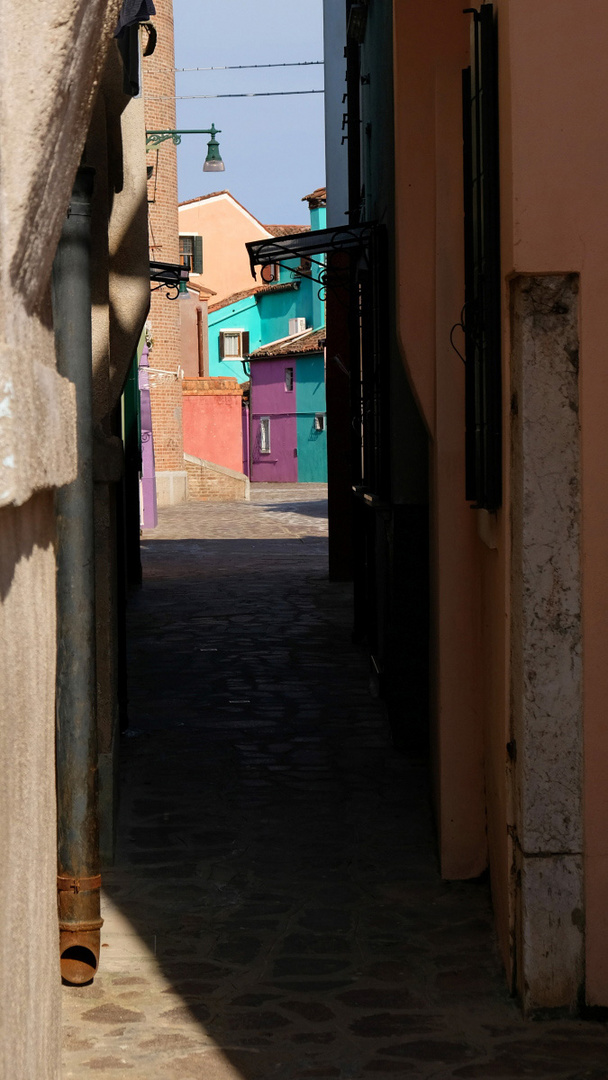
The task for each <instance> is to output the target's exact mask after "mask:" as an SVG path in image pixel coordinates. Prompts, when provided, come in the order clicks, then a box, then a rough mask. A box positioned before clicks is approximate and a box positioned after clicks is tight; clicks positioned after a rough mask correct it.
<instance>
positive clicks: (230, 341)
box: [219, 330, 249, 360]
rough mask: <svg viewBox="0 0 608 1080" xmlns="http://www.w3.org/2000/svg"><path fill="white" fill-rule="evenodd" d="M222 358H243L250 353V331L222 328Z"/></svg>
mask: <svg viewBox="0 0 608 1080" xmlns="http://www.w3.org/2000/svg"><path fill="white" fill-rule="evenodd" d="M219 341H220V360H234V359H236V360H242V359H243V357H244V356H247V354H248V353H249V331H247V330H220V339H219Z"/></svg>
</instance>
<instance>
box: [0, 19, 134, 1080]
mask: <svg viewBox="0 0 608 1080" xmlns="http://www.w3.org/2000/svg"><path fill="white" fill-rule="evenodd" d="M118 7H119V3H118V0H112V2H108V0H46V2H45V3H44V4H42V5H38V6H36V7H28V6H25V7H24V6H23V5H15V4H13V3H10V2H9V0H0V27H1V28H2V33H1V34H0V160H1V162H2V171H1V173H0V390H1V393H0V507H2V509H0V635H1V640H2V649H0V685H2V695H1V699H0V802H1V804H2V805H1V806H0V842H1V852H2V876H1V881H0V903H1V904H2V910H3V919H2V923H1V924H0V1073H1V1074H2V1075H3V1076H7V1077H8V1076H10V1077H11V1080H32V1078H34V1077H35V1078H36V1080H58V1077H59V1072H60V1065H59V1002H60V980H59V966H58V933H57V903H56V873H57V848H56V814H55V770H54V730H55V708H54V705H55V649H56V641H55V557H54V551H53V542H54V511H53V495H52V489H53V488H56V487H58V486H60V485H62V484H65V483H67V482H69V481H70V480H71V479H72V477H73V476H74V475H75V468H76V460H75V442H74V404H73V401H74V399H73V393H72V388H71V386H70V385H69V383H67V382H66V380H64V379H62V378H60V377H59V376H58V375H57V372H56V370H55V354H54V343H53V335H52V325H51V317H50V305H49V280H50V274H51V266H52V261H53V257H54V253H55V249H56V245H57V240H58V237H59V233H60V230H61V226H62V222H63V219H64V215H65V211H66V208H67V205H68V201H69V197H70V192H71V188H72V181H73V178H74V175H75V172H76V168H77V166H78V162H79V160H80V156H81V153H82V148H83V145H84V140H85V135H86V131H87V128H88V124H89V119H90V115H91V106H92V102H93V99H94V96H95V92H96V89H97V82H98V78H99V73H100V72H101V70H102V67H103V64H104V58H105V54H106V51H107V48H108V46H109V44H110V41H111V31H112V28H113V26H114V24H115V19H116V15H117V9H118ZM41 42H43V43H44V47H43V48H41Z"/></svg>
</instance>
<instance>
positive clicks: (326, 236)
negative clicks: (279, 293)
mask: <svg viewBox="0 0 608 1080" xmlns="http://www.w3.org/2000/svg"><path fill="white" fill-rule="evenodd" d="M375 229H376V223H375V222H362V223H361V224H360V225H338V226H336V227H335V228H333V229H315V230H312V231H311V232H305V233H292V234H290V235H289V236H280V237H276V236H273V237H272V239H269V240H254V241H250V243H248V244H246V245H245V247H246V248H247V251H248V252H249V263H250V266H251V274H252V277H253V278H254V279H255V277H256V266H259V267H260V268H263V267H265V266H272V265H276V264H277V263H281V261H282V260H289V259H298V258H299V259H306V260H307V261H308V262H309V263H310V264H314V265H315V266H318V267H319V268H320V273H319V276H318V278H315V280H318V281H319V284H321V285H325V284H326V280H325V278H324V275H325V274H326V266H325V263H324V262H323V261H322V260H320V259H314V258H313V256H314V255H326V254H329V253H331V252H336V253H337V252H352V253H357V252H359V253H360V254H365V252H366V250H367V248H368V247H369V244H370V242H371V238H372V236H373V233H374V230H375ZM290 269H293V268H290ZM295 272H296V273H298V271H297V270H296V271H295ZM300 274H301V276H309V275H304V274H302V272H301V271H300Z"/></svg>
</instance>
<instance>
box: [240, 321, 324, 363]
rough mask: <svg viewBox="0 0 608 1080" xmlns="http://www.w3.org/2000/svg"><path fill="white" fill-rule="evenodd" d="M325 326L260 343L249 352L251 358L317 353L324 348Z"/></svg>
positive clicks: (259, 358) (262, 358)
mask: <svg viewBox="0 0 608 1080" xmlns="http://www.w3.org/2000/svg"><path fill="white" fill-rule="evenodd" d="M325 336H326V331H325V327H324V326H322V327H321V328H320V329H318V330H308V331H307V332H306V333H305V334H295V335H293V336H292V337H288V338H281V339H280V341H271V342H269V344H268V345H262V346H260V348H259V349H256V350H255V352H252V353H250V359H251V360H264V359H265V358H266V357H269V358H271V357H273V356H298V355H300V354H302V353H319V352H323V349H324V348H325Z"/></svg>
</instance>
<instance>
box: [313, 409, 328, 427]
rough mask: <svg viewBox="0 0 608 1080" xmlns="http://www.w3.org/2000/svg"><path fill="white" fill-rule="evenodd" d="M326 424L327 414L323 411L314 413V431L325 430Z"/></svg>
mask: <svg viewBox="0 0 608 1080" xmlns="http://www.w3.org/2000/svg"><path fill="white" fill-rule="evenodd" d="M326 426H327V415H326V413H323V412H318V413H315V431H325V428H326Z"/></svg>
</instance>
